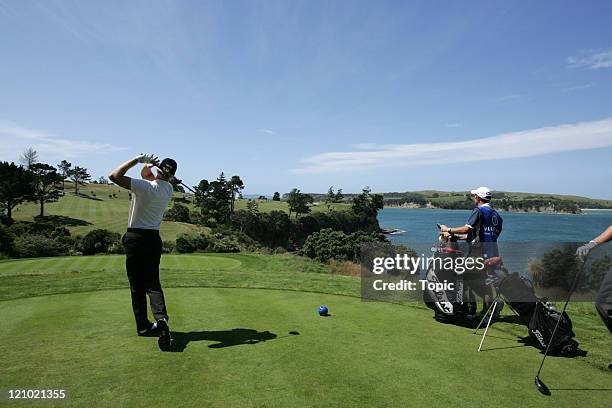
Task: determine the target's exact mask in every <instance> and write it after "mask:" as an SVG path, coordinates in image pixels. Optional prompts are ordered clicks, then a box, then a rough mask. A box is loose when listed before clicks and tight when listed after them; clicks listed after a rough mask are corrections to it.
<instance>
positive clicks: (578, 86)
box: [563, 84, 593, 92]
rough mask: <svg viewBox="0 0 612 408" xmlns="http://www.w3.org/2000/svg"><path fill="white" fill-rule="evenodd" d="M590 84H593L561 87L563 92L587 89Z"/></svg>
mask: <svg viewBox="0 0 612 408" xmlns="http://www.w3.org/2000/svg"><path fill="white" fill-rule="evenodd" d="M592 86H593V84H584V85H576V86H569V87H567V88H563V92H573V91H582V90H584V89H589V88H591V87H592Z"/></svg>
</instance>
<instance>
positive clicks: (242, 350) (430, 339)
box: [0, 254, 612, 407]
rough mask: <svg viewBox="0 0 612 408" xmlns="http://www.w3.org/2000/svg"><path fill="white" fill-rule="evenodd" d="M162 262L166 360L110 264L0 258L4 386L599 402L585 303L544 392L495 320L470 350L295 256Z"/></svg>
mask: <svg viewBox="0 0 612 408" xmlns="http://www.w3.org/2000/svg"><path fill="white" fill-rule="evenodd" d="M162 259H163V261H162V272H161V275H162V283H163V284H164V286H165V287H166V290H165V293H166V300H167V303H168V309H169V314H170V323H171V327H172V330H173V331H174V332H175V338H176V339H177V341H178V344H179V345H180V346H181V347H179V348H178V349H177V352H173V353H162V352H160V351H159V350H158V348H157V342H156V339H154V338H142V337H137V336H135V333H134V331H135V329H134V323H133V316H132V313H131V308H130V300H129V290H128V289H127V281H126V278H125V271H124V269H123V257H120V256H94V257H72V258H70V257H64V258H46V259H36V260H18V261H4V262H0V278H1V279H0V282H1V286H0V299H2V300H3V301H2V306H3V311H4V313H3V319H2V330H1V331H0V352H1V353H2V356H3V363H2V367H1V368H0V372H1V375H0V377H1V378H2V386H3V387H19V388H36V387H45V388H48V387H63V388H65V389H67V390H69V394H70V399H69V401H67V402H63V403H58V404H56V405H57V406H93V405H99V404H103V405H105V406H145V405H146V406H168V405H171V406H187V407H189V406H193V407H196V406H197V407H202V406H206V407H229V406H232V407H234V406H239V407H251V406H278V407H286V406H325V407H335V406H338V407H339V406H402V407H405V406H449V405H450V406H458V407H468V406H470V407H474V406H491V405H494V406H517V407H518V406H521V407H524V406H534V405H536V404H537V405H538V406H543V407H548V406H550V407H553V406H554V407H566V406H567V407H570V406H572V407H575V406H588V407H604V406H609V400H610V396H611V395H612V373H609V372H606V371H604V370H603V369H602V368H601V365H600V364H599V362H600V360H601V361H603V360H604V357H605V356H606V354H607V357H609V350H610V348H609V345H610V343H609V338H607V339H606V338H604V337H603V335H602V337H601V339H599V337H597V336H594V335H591V331H592V332H593V333H595V331H597V332H598V333H602V334H605V335H608V333H607V332H606V331H605V328H604V327H603V326H602V325H601V324H599V325H597V324H596V323H597V321H596V320H595V316H594V315H593V316H590V315H589V314H588V313H586V311H584V313H582V312H583V311H582V308H584V309H585V310H586V306H587V305H586V304H584V305H576V309H575V311H574V314H572V311H571V310H570V315H571V316H572V318H573V319H574V323H575V326H576V334H577V338H578V340H579V341H580V343H581V348H583V349H584V350H588V354H587V356H586V357H578V358H574V359H566V358H555V357H550V358H549V359H547V362H546V365H545V368H544V371H543V374H542V378H543V379H544V380H545V381H546V382H547V384H548V385H549V386H550V387H551V388H552V389H553V390H552V392H553V395H552V396H551V397H544V396H542V395H541V394H539V393H538V392H537V390H536V389H535V387H534V386H533V377H534V375H535V371H536V370H537V366H538V364H539V362H540V360H541V357H542V355H541V354H540V353H539V352H538V350H536V349H534V348H533V347H529V346H525V345H523V344H522V343H520V342H518V341H517V334H521V333H522V335H524V334H525V332H526V330H525V329H524V328H521V327H520V326H517V325H515V324H510V323H496V324H495V325H493V326H492V328H491V331H490V336H489V337H488V338H487V342H486V343H485V347H484V349H485V351H483V352H480V353H478V352H476V349H477V347H478V342H479V340H480V337H479V336H475V335H473V334H472V330H471V329H467V328H463V327H457V326H452V325H443V324H439V323H436V322H435V321H433V320H432V312H431V311H430V310H429V309H425V308H423V307H422V306H420V305H418V304H391V303H382V302H363V301H361V300H360V299H359V298H358V296H359V288H360V286H359V279H357V278H352V277H346V276H336V275H331V274H330V273H329V269H328V268H327V267H326V266H324V265H321V264H318V263H316V262H312V261H309V260H306V259H303V258H300V257H296V256H291V255H275V256H265V255H258V254H231V255H230V254H194V255H166V256H164V257H163V258H162ZM322 304H325V305H327V306H329V308H330V312H331V314H332V316H331V317H327V318H321V317H319V316H318V315H317V314H316V310H317V307H318V306H320V305H322ZM572 307H574V305H572ZM578 312H581V313H578ZM589 322H591V323H589ZM587 330H588V331H587ZM513 331H516V334H515V333H513ZM290 333H299V334H290ZM608 336H609V335H608ZM602 339H603V340H602ZM605 340H607V343H606V342H605ZM600 341H604V343H603V344H600V343H599V342H600ZM606 347H607V349H606ZM181 350H182V351H181ZM49 405H52V404H46V405H45V406H49ZM15 406H24V405H23V404H21V405H17V404H16V405H15Z"/></svg>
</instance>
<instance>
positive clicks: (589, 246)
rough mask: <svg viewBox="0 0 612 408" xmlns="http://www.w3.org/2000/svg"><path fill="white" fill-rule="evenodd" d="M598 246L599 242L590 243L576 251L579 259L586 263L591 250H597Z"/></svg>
mask: <svg viewBox="0 0 612 408" xmlns="http://www.w3.org/2000/svg"><path fill="white" fill-rule="evenodd" d="M596 246H597V242H595V241H591V242H588V243H586V244H584V245H583V246H581V247H580V248H578V249H577V250H576V256H578V258H580V260H581V261H582V262H584V260H585V259H586V257H587V256H588V255H589V252H591V249H593V248H595V247H596Z"/></svg>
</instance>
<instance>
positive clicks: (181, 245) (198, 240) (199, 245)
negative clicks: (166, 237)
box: [175, 234, 209, 254]
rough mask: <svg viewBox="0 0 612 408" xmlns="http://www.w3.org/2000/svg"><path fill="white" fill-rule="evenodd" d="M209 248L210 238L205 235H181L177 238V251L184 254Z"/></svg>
mask: <svg viewBox="0 0 612 408" xmlns="http://www.w3.org/2000/svg"><path fill="white" fill-rule="evenodd" d="M208 246H209V241H208V238H207V237H206V236H205V235H203V234H179V236H178V237H177V238H176V246H175V248H176V251H177V252H179V253H182V254H185V253H191V252H195V251H203V250H205V249H207V248H208Z"/></svg>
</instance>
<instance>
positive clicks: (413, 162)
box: [291, 118, 612, 174]
mask: <svg viewBox="0 0 612 408" xmlns="http://www.w3.org/2000/svg"><path fill="white" fill-rule="evenodd" d="M610 146H612V118H608V119H604V120H600V121H593V122H581V123H575V124H567V125H559V126H552V127H543V128H538V129H531V130H525V131H520V132H512V133H503V134H499V135H496V136H492V137H486V138H481V139H472V140H465V141H461V142H441V143H423V144H395V145H391V144H378V145H377V144H362V145H359V148H360V150H359V151H346V152H328V153H321V154H317V155H315V156H311V157H307V158H305V159H303V160H302V161H301V163H302V165H301V167H299V168H296V169H292V170H291V172H293V173H310V174H312V173H333V172H341V171H357V170H362V169H365V168H373V167H400V166H422V165H432V164H439V163H442V162H443V163H444V164H445V165H448V164H450V163H466V162H477V161H484V160H503V159H515V158H521V157H533V156H541V155H545V154H551V153H559V152H568V151H576V150H586V149H596V148H605V147H610Z"/></svg>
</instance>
